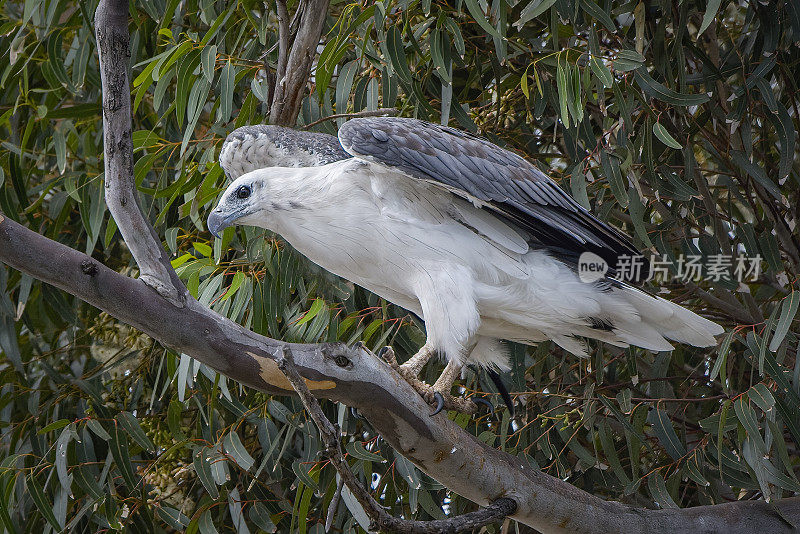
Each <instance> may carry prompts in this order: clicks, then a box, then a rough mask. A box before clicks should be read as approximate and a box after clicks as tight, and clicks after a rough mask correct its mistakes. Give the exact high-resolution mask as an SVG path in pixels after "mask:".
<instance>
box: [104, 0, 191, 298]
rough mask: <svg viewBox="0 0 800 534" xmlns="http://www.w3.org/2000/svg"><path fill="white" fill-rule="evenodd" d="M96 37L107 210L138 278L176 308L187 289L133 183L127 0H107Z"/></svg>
mask: <svg viewBox="0 0 800 534" xmlns="http://www.w3.org/2000/svg"><path fill="white" fill-rule="evenodd" d="M94 20H95V35H96V37H97V53H98V56H99V59H100V80H101V82H102V86H103V143H104V146H105V151H104V152H105V160H104V165H105V197H106V204H107V205H108V211H110V212H111V215H112V217H114V221H115V222H116V223H117V227H118V228H119V231H120V233H122V238H123V239H124V240H125V243H126V244H127V245H128V248H129V249H130V251H131V254H133V257H134V259H135V260H136V263H137V264H138V265H139V278H140V279H141V280H142V281H143V282H144V283H146V284H147V285H149V286H150V287H152V288H154V289H155V290H156V291H158V293H159V294H161V295H162V296H163V297H165V298H167V299H168V300H169V301H170V302H172V303H173V304H174V305H176V306H179V307H180V306H183V305H184V302H185V295H186V288H185V287H184V285H183V284H182V283H181V281H180V279H179V278H178V276H177V275H176V274H175V271H174V270H173V269H172V266H171V265H170V262H169V256H168V255H167V252H166V250H164V247H162V246H161V240H160V239H159V237H158V235H157V234H156V232H155V230H153V227H152V225H151V224H150V223H149V221H148V220H147V219H146V218H145V216H144V214H143V213H142V210H141V208H140V206H139V202H138V200H137V193H136V184H135V183H134V179H133V140H132V137H131V130H132V126H131V93H130V84H129V81H128V69H127V65H128V63H129V61H130V56H131V52H130V34H129V33H128V2H127V1H125V0H102V1H101V2H100V4H99V5H98V6H97V11H96V12H95V18H94Z"/></svg>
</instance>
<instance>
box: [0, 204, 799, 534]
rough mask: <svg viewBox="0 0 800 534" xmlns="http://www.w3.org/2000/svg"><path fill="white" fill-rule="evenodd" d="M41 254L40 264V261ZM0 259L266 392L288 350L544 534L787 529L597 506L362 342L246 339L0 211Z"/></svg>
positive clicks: (283, 386) (760, 508) (455, 484)
mask: <svg viewBox="0 0 800 534" xmlns="http://www.w3.org/2000/svg"><path fill="white" fill-rule="evenodd" d="M43 258H47V260H46V261H43ZM0 262H2V263H5V264H7V265H9V266H10V267H12V268H14V269H17V270H20V271H22V272H25V273H27V274H29V275H31V276H33V277H34V278H37V279H39V280H42V281H44V282H47V283H50V284H52V285H54V286H56V287H58V288H60V289H63V290H65V291H67V292H69V293H71V294H73V295H75V296H77V297H78V298H80V299H82V300H84V301H86V302H88V303H89V304H91V305H93V306H96V307H98V308H100V309H102V310H104V311H106V312H108V313H109V314H111V315H112V316H114V317H116V318H117V319H119V320H120V321H122V322H124V323H127V324H129V325H131V326H133V327H135V328H138V329H139V330H141V331H143V332H145V333H147V334H148V335H150V336H152V337H154V338H155V339H157V340H158V341H160V342H161V343H163V344H164V345H165V346H168V347H171V348H172V349H174V350H176V351H180V352H183V353H185V354H188V355H190V356H192V357H193V358H196V359H198V360H199V361H201V362H203V363H205V364H206V365H208V366H210V367H212V368H214V369H216V370H217V371H219V372H220V373H223V374H225V375H227V376H229V377H231V378H233V379H234V380H238V381H239V382H241V383H242V384H245V385H247V386H250V387H253V388H256V389H259V390H262V391H267V392H271V393H280V394H291V393H293V387H292V385H291V383H290V382H289V380H287V378H286V376H285V375H284V374H283V373H282V372H281V370H280V368H279V367H278V364H277V363H276V361H275V354H276V353H277V352H278V350H279V349H280V348H281V347H287V348H288V349H289V350H291V351H292V355H293V358H294V362H295V366H296V368H297V371H298V373H299V374H300V375H301V376H302V377H303V378H305V380H306V384H307V385H308V388H309V389H311V390H312V391H314V394H315V395H317V396H318V397H322V398H327V399H332V400H335V401H338V402H343V403H345V404H347V405H348V406H352V407H354V408H357V409H358V410H359V412H360V413H361V414H362V415H363V416H364V417H365V418H366V419H367V420H368V421H369V423H370V424H371V425H372V426H373V428H375V430H376V431H378V432H379V433H380V434H381V436H382V437H383V438H384V439H385V440H386V442H387V443H388V444H389V445H390V446H391V447H392V448H394V449H395V450H397V451H398V452H399V453H400V454H402V455H403V456H405V457H406V458H408V459H409V460H410V461H411V462H413V463H414V464H415V465H416V466H417V467H419V468H420V469H421V470H422V471H424V472H425V473H427V474H428V475H430V476H431V477H433V478H434V479H436V480H437V481H439V482H440V483H441V484H443V485H444V486H446V487H447V488H448V489H450V490H451V491H454V492H455V493H458V494H459V495H462V496H463V497H465V498H467V499H469V500H471V501H473V502H476V503H478V504H481V505H484V506H486V505H488V504H489V503H491V502H494V501H496V500H497V499H499V498H501V497H508V498H510V499H512V500H514V501H515V502H516V503H517V507H518V508H517V511H516V512H515V513H514V514H512V515H511V516H510V517H512V518H514V519H516V520H517V521H519V522H521V523H523V524H526V525H529V526H531V527H534V528H536V529H537V530H539V531H540V532H542V533H551V532H553V533H557V532H563V533H566V532H569V533H585V534H590V533H607V532H623V531H624V532H631V533H637V532H638V533H644V532H649V533H653V532H669V533H670V534H683V533H686V534H689V533H696V532H723V533H725V534H737V533H752V532H770V533H776V534H777V533H783V532H786V533H789V532H796V528H794V527H793V526H791V525H790V524H789V523H787V519H788V520H790V521H793V522H794V523H795V524H798V525H800V497H793V498H788V499H781V500H776V501H773V502H771V503H767V502H764V501H736V502H731V503H726V504H720V505H715V506H699V507H695V508H687V509H669V510H644V509H638V508H634V507H631V506H627V505H624V504H622V503H618V502H613V501H604V500H602V499H600V498H598V497H595V496H593V495H591V494H589V493H587V492H585V491H582V490H579V489H578V488H576V487H574V486H572V485H571V484H569V483H567V482H565V481H563V480H561V479H559V478H555V477H552V476H550V475H547V474H545V473H542V472H541V471H538V470H536V469H533V468H532V467H530V466H528V465H526V464H525V462H524V461H523V460H520V459H519V458H517V457H515V456H511V455H509V454H507V453H505V452H502V451H499V450H495V449H493V448H491V447H489V446H488V445H486V444H485V443H483V442H481V441H479V440H478V439H477V438H476V437H475V436H473V435H471V434H469V433H468V432H466V431H465V430H463V429H462V428H461V427H459V426H458V425H456V424H455V423H454V422H453V421H451V420H450V419H448V418H447V417H446V415H445V414H439V415H437V416H435V417H429V416H428V412H429V411H430V407H429V406H428V405H427V404H426V403H425V401H424V400H423V399H422V397H420V396H419V395H418V394H417V392H416V391H414V389H412V388H411V386H409V385H408V383H407V382H406V381H405V380H404V379H403V378H402V377H401V376H400V375H399V374H398V373H396V372H395V371H393V370H392V368H391V367H389V365H388V364H386V363H385V362H383V361H382V360H380V359H379V358H377V357H375V356H374V355H373V354H371V353H370V352H368V351H366V350H364V349H363V348H360V347H347V346H345V345H343V344H321V345H307V344H288V343H283V342H281V341H277V340H274V339H270V338H266V337H264V336H261V335H258V334H256V333H254V332H251V331H249V330H247V329H245V328H244V327H242V326H241V325H239V324H237V323H234V322H233V321H231V320H229V319H227V318H225V317H223V316H221V315H219V314H217V313H215V312H213V311H212V310H210V309H208V308H206V307H204V306H201V305H200V304H199V303H197V302H196V301H195V300H193V299H191V298H187V302H186V305H185V307H183V308H180V309H178V308H176V307H175V306H174V305H173V304H172V303H171V302H170V301H168V300H167V299H166V298H164V297H162V296H161V295H160V294H158V293H157V292H156V291H154V290H153V289H152V288H151V287H150V286H148V285H146V284H145V283H144V282H143V281H142V280H137V279H133V278H128V277H127V276H123V275H121V274H119V273H117V272H115V271H113V270H111V269H109V268H107V267H105V266H104V265H102V264H100V263H98V262H97V261H96V260H94V259H92V258H91V257H89V256H87V255H85V254H83V253H81V252H78V251H76V250H73V249H71V248H69V247H67V246H65V245H62V244H60V243H57V242H55V241H52V240H50V239H48V238H46V237H44V236H41V235H39V234H37V233H35V232H32V231H31V230H28V229H27V228H25V227H23V226H22V225H20V224H18V223H16V222H14V221H12V220H10V219H8V218H5V217H3V216H2V215H0Z"/></svg>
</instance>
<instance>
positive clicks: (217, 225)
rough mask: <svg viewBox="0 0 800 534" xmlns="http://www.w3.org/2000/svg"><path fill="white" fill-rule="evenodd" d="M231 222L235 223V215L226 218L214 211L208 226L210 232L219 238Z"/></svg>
mask: <svg viewBox="0 0 800 534" xmlns="http://www.w3.org/2000/svg"><path fill="white" fill-rule="evenodd" d="M234 215H235V214H234ZM231 222H233V215H228V216H227V217H225V216H223V215H222V214H220V213H218V212H217V210H214V211H212V212H211V215H209V216H208V221H206V226H208V231H209V232H211V233H212V234H213V235H214V237H219V234H220V232H222V231H223V230H224V229H225V228H227V227H229V226H230V225H231Z"/></svg>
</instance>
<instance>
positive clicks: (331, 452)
mask: <svg viewBox="0 0 800 534" xmlns="http://www.w3.org/2000/svg"><path fill="white" fill-rule="evenodd" d="M275 361H276V363H277V364H278V367H279V368H280V370H281V371H283V374H285V375H286V378H287V379H288V380H289V382H290V383H291V384H292V387H294V389H295V391H297V395H298V396H299V397H300V401H301V402H302V403H303V406H304V407H305V409H306V411H307V412H308V414H309V415H310V416H311V419H312V420H313V421H314V424H315V425H317V428H318V429H319V433H320V437H321V438H322V443H323V445H324V453H325V455H326V456H327V457H328V458H329V459H330V462H331V464H332V465H333V466H334V468H336V471H337V472H338V473H339V476H340V477H341V479H342V481H343V482H344V484H345V485H347V488H348V489H349V490H350V491H351V492H352V494H353V496H354V497H355V498H356V500H357V501H358V502H359V503H360V504H361V506H362V507H363V508H364V511H365V512H366V514H367V515H368V516H369V518H370V519H371V520H372V522H373V525H372V527H374V528H375V529H381V530H383V531H386V532H396V533H400V534H439V533H453V534H455V533H457V532H465V531H468V530H474V529H476V528H480V527H483V526H486V525H489V524H491V523H496V522H497V521H500V520H501V519H503V518H504V517H507V516H509V515H511V514H513V513H514V512H516V510H517V503H516V502H515V501H514V500H512V499H509V498H505V497H504V498H500V499H497V500H496V501H494V502H493V503H492V504H491V505H489V506H488V507H486V508H484V509H483V510H478V511H477V512H470V513H468V514H464V515H460V516H456V517H452V518H450V519H441V520H434V521H410V520H407V519H400V518H397V517H394V516H392V515H389V513H388V512H386V510H384V509H383V507H382V506H381V505H380V504H379V503H378V501H376V500H375V499H374V498H373V497H372V495H371V494H370V493H369V492H368V491H367V490H366V488H364V486H363V485H362V484H361V483H360V482H359V481H358V479H357V478H356V476H355V475H354V474H353V472H352V471H351V470H350V466H349V464H348V463H347V460H345V457H344V454H343V453H342V447H341V444H340V443H339V432H338V430H337V428H336V427H335V426H334V425H333V423H331V422H330V420H329V419H328V418H327V417H325V414H324V413H323V411H322V408H321V407H320V405H319V402H318V401H317V399H316V397H314V396H313V395H312V394H311V391H309V389H308V386H307V385H306V382H305V380H304V379H303V378H302V377H301V376H300V373H299V372H298V371H297V368H296V367H295V365H294V363H293V361H292V353H291V351H290V350H289V349H288V348H287V347H285V346H281V348H280V349H279V350H278V353H277V354H276V355H275ZM331 505H333V502H332V503H331ZM329 515H330V512H329ZM372 527H371V528H372Z"/></svg>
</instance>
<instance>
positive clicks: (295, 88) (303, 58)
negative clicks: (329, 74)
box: [269, 0, 329, 126]
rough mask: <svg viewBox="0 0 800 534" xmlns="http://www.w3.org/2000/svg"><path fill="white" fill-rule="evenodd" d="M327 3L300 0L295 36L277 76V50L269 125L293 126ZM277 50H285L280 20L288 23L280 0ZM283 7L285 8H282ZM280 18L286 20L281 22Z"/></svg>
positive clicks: (286, 35) (286, 33) (285, 30)
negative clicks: (282, 67) (275, 77)
mask: <svg viewBox="0 0 800 534" xmlns="http://www.w3.org/2000/svg"><path fill="white" fill-rule="evenodd" d="M328 1H329V0H301V2H300V3H299V5H298V6H297V12H296V13H295V17H299V27H298V29H297V35H296V36H295V38H294V41H293V42H292V47H291V51H290V52H289V54H288V57H286V60H285V61H286V63H285V68H284V70H283V73H281V53H280V48H279V51H278V77H277V81H276V82H275V92H274V94H273V97H272V105H271V107H270V110H269V122H270V124H277V125H279V126H294V124H295V122H296V121H297V115H298V113H300V105H301V104H302V102H303V95H304V94H305V91H303V87H304V86H305V85H306V84H307V83H308V75H309V73H310V72H311V65H312V63H313V61H314V57H316V55H317V45H318V44H319V39H320V35H322V27H323V26H324V24H325V17H326V14H327V10H328ZM277 7H278V20H279V28H278V30H279V33H278V42H279V47H280V46H283V47H285V48H288V44H289V31H290V30H289V28H288V27H287V26H286V24H284V23H283V22H282V21H283V20H288V12H286V13H281V9H282V8H281V0H277ZM283 7H285V5H284V6H283ZM284 17H286V18H285V19H284Z"/></svg>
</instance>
